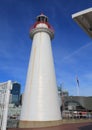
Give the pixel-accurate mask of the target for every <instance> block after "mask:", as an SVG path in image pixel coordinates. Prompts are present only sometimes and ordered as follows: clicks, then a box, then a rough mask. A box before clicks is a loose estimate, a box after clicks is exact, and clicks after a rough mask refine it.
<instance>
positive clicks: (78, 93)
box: [76, 76, 80, 96]
mask: <svg viewBox="0 0 92 130" xmlns="http://www.w3.org/2000/svg"><path fill="white" fill-rule="evenodd" d="M76 81H77V87H76V88H77V96H79V95H80V92H79V87H80V84H79V79H78V76H77V77H76Z"/></svg>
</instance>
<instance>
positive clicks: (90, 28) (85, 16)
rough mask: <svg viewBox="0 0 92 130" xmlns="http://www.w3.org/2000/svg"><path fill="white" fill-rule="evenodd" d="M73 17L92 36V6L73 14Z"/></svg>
mask: <svg viewBox="0 0 92 130" xmlns="http://www.w3.org/2000/svg"><path fill="white" fill-rule="evenodd" d="M72 18H73V19H74V20H75V21H76V22H77V23H78V25H79V26H80V27H82V29H84V31H85V32H86V33H87V34H88V35H89V36H90V37H91V38H92V8H88V9H86V10H83V11H80V12H77V13H75V14H72Z"/></svg>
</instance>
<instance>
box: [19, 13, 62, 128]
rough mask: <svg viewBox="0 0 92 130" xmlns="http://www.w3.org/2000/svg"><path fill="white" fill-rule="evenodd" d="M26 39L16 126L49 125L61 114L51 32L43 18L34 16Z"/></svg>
mask: <svg viewBox="0 0 92 130" xmlns="http://www.w3.org/2000/svg"><path fill="white" fill-rule="evenodd" d="M30 37H31V39H32V50H31V54H30V60H29V66H28V73H27V79H26V86H25V91H24V97H23V105H22V111H21V116H20V122H19V127H20V128H31V127H34V126H37V127H40V126H41V125H42V126H50V125H52V126H53V125H55V123H56V124H58V123H59V122H60V120H61V112H60V106H59V99H58V90H57V84H56V77H55V69H54V62H53V55H52V48H51V40H52V39H53V38H54V30H53V28H52V27H51V25H50V24H49V22H48V17H47V16H45V15H43V14H41V15H39V16H37V18H36V22H35V24H34V25H33V26H32V28H31V30H30Z"/></svg>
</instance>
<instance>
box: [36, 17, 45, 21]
mask: <svg viewBox="0 0 92 130" xmlns="http://www.w3.org/2000/svg"><path fill="white" fill-rule="evenodd" d="M37 21H38V22H47V17H44V16H41V17H38V18H37Z"/></svg>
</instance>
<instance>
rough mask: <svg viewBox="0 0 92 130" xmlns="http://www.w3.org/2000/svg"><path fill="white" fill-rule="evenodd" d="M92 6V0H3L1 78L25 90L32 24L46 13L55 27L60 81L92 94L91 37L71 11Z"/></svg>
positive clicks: (0, 6)
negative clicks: (19, 85) (15, 83)
mask: <svg viewBox="0 0 92 130" xmlns="http://www.w3.org/2000/svg"><path fill="white" fill-rule="evenodd" d="M90 7H92V0H51V1H50V0H39V1H38V0H0V82H5V81H7V80H12V81H18V82H19V83H21V86H22V88H21V92H23V91H24V86H25V81H26V74H27V67H28V62H29V55H30V49H31V45H32V41H31V39H30V38H29V30H30V27H31V26H32V25H33V23H34V22H35V17H36V16H37V15H39V14H40V13H44V14H45V15H47V16H48V17H49V22H50V24H51V25H52V26H53V28H54V30H55V38H54V40H53V41H52V51H53V56H54V64H55V71H56V79H57V84H58V85H60V84H63V89H66V90H68V91H69V93H70V95H76V94H77V93H76V88H77V83H76V76H78V79H79V82H80V88H79V89H80V95H82V96H92V39H91V38H90V37H89V36H88V35H87V34H86V33H85V32H84V31H83V30H82V29H81V28H80V27H79V26H78V25H77V24H76V23H75V22H74V21H73V19H72V17H71V15H72V14H73V13H76V12H78V11H81V10H84V9H87V8H90Z"/></svg>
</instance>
